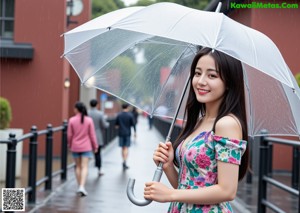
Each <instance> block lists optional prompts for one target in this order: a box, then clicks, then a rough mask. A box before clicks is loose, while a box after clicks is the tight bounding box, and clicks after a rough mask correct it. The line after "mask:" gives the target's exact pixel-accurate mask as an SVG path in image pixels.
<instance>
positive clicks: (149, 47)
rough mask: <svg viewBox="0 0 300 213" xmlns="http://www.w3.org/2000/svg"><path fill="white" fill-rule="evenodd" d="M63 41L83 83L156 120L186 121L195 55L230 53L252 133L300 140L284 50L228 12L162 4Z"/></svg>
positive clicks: (296, 98) (90, 25) (103, 20)
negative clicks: (238, 67) (239, 70)
mask: <svg viewBox="0 0 300 213" xmlns="http://www.w3.org/2000/svg"><path fill="white" fill-rule="evenodd" d="M108 17H109V18H108ZM107 20H108V21H107ZM94 23H97V25H95V24H94ZM64 38H65V52H64V57H65V58H66V59H67V60H68V61H69V62H70V64H71V65H72V66H73V68H74V70H75V71H76V73H77V74H78V76H79V78H80V80H81V82H82V83H83V84H87V85H89V86H92V87H95V88H98V89H101V90H103V91H105V92H107V93H110V94H112V95H114V96H116V97H118V98H120V99H122V100H124V101H126V102H128V103H130V104H131V105H134V106H136V107H137V108H139V109H141V110H144V111H145V112H147V113H148V114H149V115H151V116H165V117H170V118H174V120H175V118H176V117H177V118H179V119H184V117H183V116H184V113H183V109H180V110H179V105H180V103H181V101H183V102H184V101H185V98H184V97H185V96H184V95H181V94H184V90H185V88H186V86H187V84H188V79H189V69H190V65H191V61H192V59H193V57H194V55H195V54H196V52H197V51H198V49H199V48H201V47H210V48H212V49H215V50H218V51H221V52H223V53H226V54H228V55H230V56H232V57H234V58H236V59H238V60H240V61H241V62H242V65H243V72H244V76H245V87H246V102H247V119H248V123H249V124H248V126H249V130H248V133H249V135H251V136H258V135H260V134H261V133H260V131H261V129H267V130H268V132H269V134H270V135H294V136H295V135H296V136H299V135H300V120H299V118H300V91H299V87H298V85H297V83H296V80H295V78H294V76H293V75H292V73H291V71H290V70H289V68H288V66H287V65H286V63H285V61H284V59H283V57H282V55H281V54H280V51H279V50H278V48H277V47H276V45H275V44H274V43H273V42H272V40H271V39H269V38H268V37H267V36H265V35H264V34H262V33H260V32H258V31H256V30H254V29H251V28H249V27H247V26H244V25H242V24H240V23H238V22H236V21H234V20H232V19H230V18H228V17H227V16H225V15H224V14H221V13H215V12H206V11H200V10H195V9H191V8H188V7H184V6H181V5H177V4H174V3H157V4H153V5H151V6H148V7H133V8H126V9H123V10H118V11H115V12H112V13H109V14H107V15H104V16H101V17H99V18H97V19H95V20H92V21H90V22H87V23H86V24H84V25H82V26H79V27H78V28H75V29H74V30H72V31H70V32H67V33H65V34H64ZM182 99H183V100H182ZM177 114H178V115H177ZM297 119H298V120H297ZM174 120H173V121H174ZM173 123H174V122H173ZM171 129H172V127H171ZM167 139H168V138H167ZM161 166H162V165H159V167H158V170H160V171H159V172H158V175H156V174H155V175H154V178H153V180H155V181H159V180H160V176H161ZM132 182H133V183H132ZM133 185H134V180H133V181H132V180H130V184H129V188H130V190H129V193H128V194H129V195H128V196H129V198H130V200H131V201H133V202H134V203H135V204H137V205H147V204H148V203H149V202H150V201H147V200H136V199H135V198H134V196H133V193H131V191H133Z"/></svg>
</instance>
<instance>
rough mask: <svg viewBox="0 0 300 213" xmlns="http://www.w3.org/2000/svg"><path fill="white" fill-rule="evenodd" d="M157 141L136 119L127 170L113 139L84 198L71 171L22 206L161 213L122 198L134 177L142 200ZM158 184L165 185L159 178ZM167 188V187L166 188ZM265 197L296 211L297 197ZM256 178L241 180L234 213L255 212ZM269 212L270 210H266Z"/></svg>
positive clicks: (35, 211) (36, 211) (273, 193)
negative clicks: (33, 203)
mask: <svg viewBox="0 0 300 213" xmlns="http://www.w3.org/2000/svg"><path fill="white" fill-rule="evenodd" d="M159 141H164V138H162V137H161V136H160V134H159V133H158V131H156V130H155V129H152V130H149V129H148V124H147V120H146V119H144V118H142V117H140V118H139V124H138V126H137V139H136V140H135V141H134V142H133V144H132V147H131V148H130V150H129V159H128V166H129V167H130V168H129V169H128V170H126V171H123V168H122V158H121V149H120V148H119V147H118V140H117V139H115V140H114V141H113V142H112V143H111V144H109V145H108V146H107V147H105V149H104V150H103V152H102V154H103V172H104V175H103V176H101V177H99V176H98V175H97V169H96V168H95V167H93V162H90V167H89V174H88V179H87V183H86V190H87V192H88V193H89V194H88V196H86V197H78V196H77V195H76V190H77V184H76V180H75V176H74V171H73V169H71V170H69V171H68V181H66V182H65V183H63V184H62V183H61V182H60V180H59V179H57V180H56V179H54V183H53V186H54V187H53V190H52V192H44V191H43V190H39V192H38V194H37V202H36V204H35V205H29V204H27V206H26V212H30V213H44V212H46V213H48V212H49V213H52V212H53V213H54V212H58V213H59V212H61V213H63V212H64V213H68V212H74V213H76V212H78V213H79V212H80V213H84V212H103V213H104V212H105V213H119V212H124V213H137V212H142V213H150V212H151V213H164V212H167V209H168V206H169V204H168V203H157V202H152V203H151V204H149V205H148V206H144V207H139V206H136V205H134V204H132V203H131V202H130V201H129V200H128V198H127V195H126V186H127V182H128V178H135V179H136V183H135V190H134V191H135V195H136V197H137V198H140V199H142V198H143V187H144V183H145V182H146V181H150V180H152V177H153V174H154V171H155V169H156V166H155V165H154V163H153V161H152V155H153V151H154V149H155V148H156V146H157V144H158V143H159ZM280 178H281V179H282V180H283V182H284V181H285V182H288V178H289V177H288V176H279V179H280ZM161 182H163V183H166V184H167V185H169V184H168V181H167V180H166V177H165V176H164V175H163V176H162V180H161ZM169 186H170V185H169ZM268 196H269V197H270V198H271V199H272V201H275V202H277V203H279V206H280V207H281V208H282V209H284V211H286V212H292V213H293V212H297V205H298V202H297V198H293V197H291V196H289V195H285V194H283V193H282V192H279V191H278V190H276V189H272V188H271V189H270V190H269V191H268ZM256 203H257V179H256V178H254V179H253V183H252V184H247V183H246V182H245V180H244V181H242V182H240V184H239V191H238V193H237V198H236V199H235V200H234V201H233V202H232V206H233V209H234V212H235V213H249V212H257V211H256ZM268 212H271V211H268Z"/></svg>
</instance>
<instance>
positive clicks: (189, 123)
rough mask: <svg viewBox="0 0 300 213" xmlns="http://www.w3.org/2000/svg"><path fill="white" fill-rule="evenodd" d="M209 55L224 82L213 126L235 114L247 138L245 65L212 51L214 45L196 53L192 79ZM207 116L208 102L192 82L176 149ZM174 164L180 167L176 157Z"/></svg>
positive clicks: (245, 158)
mask: <svg viewBox="0 0 300 213" xmlns="http://www.w3.org/2000/svg"><path fill="white" fill-rule="evenodd" d="M205 55H210V56H212V57H213V58H214V60H215V63H216V68H217V70H218V71H219V73H220V78H221V79H222V81H223V82H224V84H225V88H226V90H225V93H224V98H223V100H222V102H221V105H220V107H219V111H218V115H217V117H216V119H215V122H214V125H213V131H215V126H216V123H217V122H218V120H220V119H221V118H222V117H224V116H226V115H228V114H233V115H234V116H236V117H237V118H238V119H239V122H240V123H241V126H242V133H243V140H246V141H247V140H248V127H247V118H246V104H245V91H244V76H243V68H242V64H241V62H240V61H239V60H237V59H235V58H233V57H231V56H228V55H226V54H224V53H222V52H219V51H217V50H212V49H211V48H203V49H201V50H200V51H199V52H198V53H197V54H196V56H195V58H194V60H193V62H192V65H191V71H190V76H191V81H192V79H193V77H194V75H195V70H196V66H197V63H198V61H199V59H200V58H201V57H202V56H205ZM204 115H205V104H204V103H199V102H198V101H197V99H196V95H195V92H194V89H193V86H192V83H190V87H189V95H188V99H187V103H186V108H185V117H186V119H187V120H186V122H185V126H184V127H183V129H182V131H181V133H180V134H179V136H178V138H177V139H176V140H175V142H174V143H173V147H174V151H176V148H177V147H178V146H179V144H180V143H181V142H182V140H184V139H185V138H187V137H188V136H189V135H190V134H191V133H192V132H193V131H194V129H195V126H196V125H197V123H198V121H199V119H200V118H201V117H203V116H204ZM248 147H249V146H248V143H247V148H246V151H245V153H244V155H243V156H242V160H241V165H240V167H239V180H241V179H242V178H243V177H244V176H245V174H246V172H247V170H248V165H249V162H248V161H249V149H248ZM174 163H175V165H176V166H178V162H177V160H176V158H174Z"/></svg>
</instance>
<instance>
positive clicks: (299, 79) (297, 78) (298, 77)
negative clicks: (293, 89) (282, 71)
mask: <svg viewBox="0 0 300 213" xmlns="http://www.w3.org/2000/svg"><path fill="white" fill-rule="evenodd" d="M295 77H296V81H297V83H298V86H299V87H300V73H298V74H297V75H296V76H295Z"/></svg>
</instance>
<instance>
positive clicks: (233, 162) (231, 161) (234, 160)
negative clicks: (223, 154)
mask: <svg viewBox="0 0 300 213" xmlns="http://www.w3.org/2000/svg"><path fill="white" fill-rule="evenodd" d="M228 163H232V164H240V162H239V161H238V160H237V159H235V158H233V157H230V158H228Z"/></svg>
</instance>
